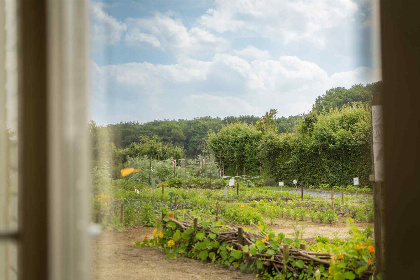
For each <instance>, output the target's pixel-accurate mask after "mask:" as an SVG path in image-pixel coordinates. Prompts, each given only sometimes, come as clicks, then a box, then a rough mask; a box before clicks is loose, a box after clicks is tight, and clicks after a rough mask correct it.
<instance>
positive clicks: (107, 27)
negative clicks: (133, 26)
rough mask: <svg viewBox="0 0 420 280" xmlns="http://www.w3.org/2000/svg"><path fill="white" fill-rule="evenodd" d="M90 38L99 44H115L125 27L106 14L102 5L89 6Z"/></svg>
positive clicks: (93, 4)
mask: <svg viewBox="0 0 420 280" xmlns="http://www.w3.org/2000/svg"><path fill="white" fill-rule="evenodd" d="M90 28H91V36H92V40H93V41H94V42H97V43H99V44H110V45H112V44H115V43H117V42H118V41H120V40H121V37H122V35H123V33H124V32H125V31H126V29H127V26H126V25H125V24H124V23H121V22H119V21H118V20H116V19H115V18H114V17H112V16H111V15H109V14H108V13H106V12H105V11H104V9H103V4H101V3H94V2H93V3H92V4H91V24H90Z"/></svg>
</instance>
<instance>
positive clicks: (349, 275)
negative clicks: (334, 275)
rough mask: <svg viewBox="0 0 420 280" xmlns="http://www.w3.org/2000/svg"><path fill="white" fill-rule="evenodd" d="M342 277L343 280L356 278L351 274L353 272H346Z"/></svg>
mask: <svg viewBox="0 0 420 280" xmlns="http://www.w3.org/2000/svg"><path fill="white" fill-rule="evenodd" d="M343 276H344V279H350V280H353V279H355V278H356V275H354V273H353V272H351V271H347V272H345V273H344V274H343Z"/></svg>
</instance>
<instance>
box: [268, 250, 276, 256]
mask: <svg viewBox="0 0 420 280" xmlns="http://www.w3.org/2000/svg"><path fill="white" fill-rule="evenodd" d="M266 253H267V255H275V254H276V251H274V250H273V249H268V250H267V252H266Z"/></svg>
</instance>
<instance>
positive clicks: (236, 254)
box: [230, 250, 242, 260]
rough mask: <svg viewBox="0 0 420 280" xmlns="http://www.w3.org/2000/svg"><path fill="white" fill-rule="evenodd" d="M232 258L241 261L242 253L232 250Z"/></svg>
mask: <svg viewBox="0 0 420 280" xmlns="http://www.w3.org/2000/svg"><path fill="white" fill-rule="evenodd" d="M230 256H231V257H234V258H235V259H237V260H239V259H240V258H242V252H241V251H239V250H232V251H231V252H230Z"/></svg>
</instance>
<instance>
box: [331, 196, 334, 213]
mask: <svg viewBox="0 0 420 280" xmlns="http://www.w3.org/2000/svg"><path fill="white" fill-rule="evenodd" d="M331 208H332V209H333V210H334V191H331Z"/></svg>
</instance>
